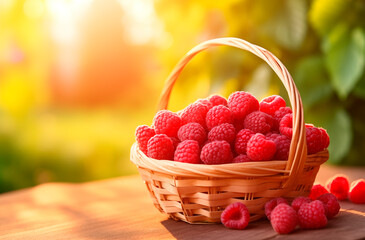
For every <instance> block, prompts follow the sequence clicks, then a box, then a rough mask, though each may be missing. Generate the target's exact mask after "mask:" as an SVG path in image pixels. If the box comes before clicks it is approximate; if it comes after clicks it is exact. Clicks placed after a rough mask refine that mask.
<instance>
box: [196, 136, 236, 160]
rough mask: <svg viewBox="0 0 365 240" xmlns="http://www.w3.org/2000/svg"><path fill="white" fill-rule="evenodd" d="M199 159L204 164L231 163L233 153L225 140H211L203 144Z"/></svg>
mask: <svg viewBox="0 0 365 240" xmlns="http://www.w3.org/2000/svg"><path fill="white" fill-rule="evenodd" d="M200 159H201V160H202V161H203V162H204V163H205V164H224V163H231V162H232V160H233V155H232V151H231V146H230V144H229V143H228V142H226V141H213V142H210V143H207V144H205V145H204V147H203V149H202V151H201V153H200Z"/></svg>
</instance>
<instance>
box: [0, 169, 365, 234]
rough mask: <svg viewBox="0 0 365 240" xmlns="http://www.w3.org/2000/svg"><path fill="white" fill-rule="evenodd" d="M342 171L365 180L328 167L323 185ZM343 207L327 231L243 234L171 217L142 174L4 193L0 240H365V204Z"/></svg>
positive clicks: (266, 229)
mask: <svg viewBox="0 0 365 240" xmlns="http://www.w3.org/2000/svg"><path fill="white" fill-rule="evenodd" d="M339 172H341V173H344V174H347V175H348V176H349V178H350V180H356V179H358V178H364V177H365V168H343V167H342V168H339V167H332V166H326V165H325V166H323V167H321V170H320V172H319V174H318V175H317V181H318V182H320V183H324V182H325V181H326V180H327V179H328V178H329V177H331V176H333V175H334V174H335V173H339ZM341 208H342V210H341V212H340V213H339V215H338V216H337V217H336V218H335V219H333V220H330V221H329V224H328V226H327V227H326V228H325V229H321V230H307V231H304V230H300V229H298V230H296V231H295V232H294V233H292V234H290V235H277V234H276V233H275V232H274V231H273V229H272V227H271V226H270V223H269V222H268V221H264V220H262V221H258V222H254V223H252V224H249V226H248V227H247V229H245V230H242V231H238V230H230V229H226V228H224V227H223V226H222V225H220V224H208V225H190V224H188V223H184V222H176V221H174V220H172V219H168V218H167V216H166V215H164V214H162V213H160V212H159V211H158V210H157V209H155V207H154V206H153V203H152V201H151V199H150V196H149V195H148V191H147V189H145V185H144V184H143V182H142V180H141V179H140V177H139V176H130V177H121V178H116V179H110V180H104V181H97V182H89V183H83V184H70V183H47V184H43V185H40V186H37V187H34V188H30V189H25V190H20V191H15V192H11V193H6V194H2V195H0V239H311V240H313V237H315V239H365V205H356V204H352V203H350V202H348V201H343V202H341Z"/></svg>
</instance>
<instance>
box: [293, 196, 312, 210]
mask: <svg viewBox="0 0 365 240" xmlns="http://www.w3.org/2000/svg"><path fill="white" fill-rule="evenodd" d="M310 202H312V200H311V199H310V198H309V197H297V198H296V199H294V201H293V202H292V203H291V206H292V208H293V209H294V210H295V211H297V212H298V211H299V209H300V207H301V206H302V205H303V204H304V203H310Z"/></svg>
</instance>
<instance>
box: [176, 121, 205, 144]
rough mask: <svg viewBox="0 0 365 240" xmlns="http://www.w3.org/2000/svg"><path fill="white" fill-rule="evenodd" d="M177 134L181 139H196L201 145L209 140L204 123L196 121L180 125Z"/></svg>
mask: <svg viewBox="0 0 365 240" xmlns="http://www.w3.org/2000/svg"><path fill="white" fill-rule="evenodd" d="M177 136H178V138H179V139H180V141H184V140H195V141H198V142H199V144H200V145H203V143H204V142H205V141H206V140H207V133H206V131H205V129H204V128H203V126H202V125H200V124H199V123H196V122H192V123H187V124H185V125H183V126H182V127H180V129H179V131H178V132H177Z"/></svg>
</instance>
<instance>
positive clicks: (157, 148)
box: [147, 134, 175, 160]
mask: <svg viewBox="0 0 365 240" xmlns="http://www.w3.org/2000/svg"><path fill="white" fill-rule="evenodd" d="M174 150H175V148H174V144H173V142H172V140H171V138H169V137H168V136H167V135H166V134H156V135H155V136H153V137H151V139H150V140H148V143H147V156H149V157H150V158H154V159H160V160H162V159H163V160H173V159H174Z"/></svg>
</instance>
